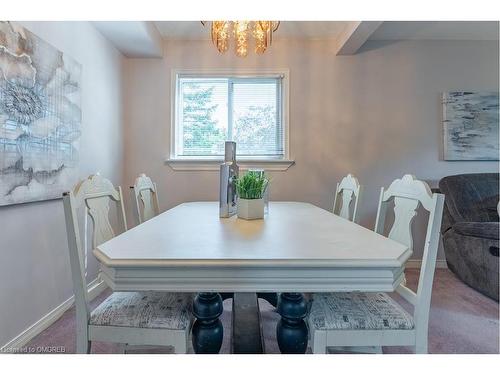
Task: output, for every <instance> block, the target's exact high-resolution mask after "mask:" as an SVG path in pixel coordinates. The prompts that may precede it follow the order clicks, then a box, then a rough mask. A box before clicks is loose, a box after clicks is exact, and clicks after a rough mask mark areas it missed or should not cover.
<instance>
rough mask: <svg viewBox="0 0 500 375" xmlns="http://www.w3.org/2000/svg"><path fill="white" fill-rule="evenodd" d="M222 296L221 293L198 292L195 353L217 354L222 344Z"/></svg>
mask: <svg viewBox="0 0 500 375" xmlns="http://www.w3.org/2000/svg"><path fill="white" fill-rule="evenodd" d="M221 314H222V298H221V296H220V294H219V293H198V295H197V296H196V297H195V299H194V302H193V315H194V316H195V317H196V321H195V323H194V325H193V330H192V341H193V348H194V351H195V353H202V354H217V353H219V350H220V348H221V346H222V338H223V329H222V323H221V321H220V320H219V316H220V315H221Z"/></svg>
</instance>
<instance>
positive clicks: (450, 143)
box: [443, 91, 499, 160]
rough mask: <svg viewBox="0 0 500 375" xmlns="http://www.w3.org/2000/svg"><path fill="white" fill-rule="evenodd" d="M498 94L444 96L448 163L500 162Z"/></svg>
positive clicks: (445, 144)
mask: <svg viewBox="0 0 500 375" xmlns="http://www.w3.org/2000/svg"><path fill="white" fill-rule="evenodd" d="M498 129H499V126H498V92H474V91H451V92H445V93H443V131H444V159H445V160H499V154H498V153H499V131H498Z"/></svg>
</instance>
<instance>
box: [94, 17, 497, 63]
mask: <svg viewBox="0 0 500 375" xmlns="http://www.w3.org/2000/svg"><path fill="white" fill-rule="evenodd" d="M94 25H95V27H96V28H97V29H98V30H99V31H100V32H101V34H102V35H104V36H105V37H106V38H107V39H108V40H109V41H111V43H113V44H114V45H115V47H116V48H117V49H118V50H120V51H121V52H122V53H123V54H124V55H125V56H127V57H162V56H163V43H162V39H183V40H186V39H187V40H208V39H209V36H210V32H209V27H208V26H206V27H204V26H203V25H202V24H201V22H200V21H156V22H150V21H101V22H94ZM498 25H499V23H498V22H490V21H487V22H481V21H409V22H402V21H388V22H376V21H282V22H281V24H280V27H279V29H278V30H277V32H276V34H275V36H274V37H275V38H276V39H280V38H300V39H327V40H331V41H332V45H333V46H334V47H335V48H334V50H335V51H336V52H335V53H336V54H355V53H356V51H357V50H358V49H359V48H360V47H361V46H362V45H363V44H364V43H365V42H366V41H367V40H498Z"/></svg>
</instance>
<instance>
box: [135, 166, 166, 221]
mask: <svg viewBox="0 0 500 375" xmlns="http://www.w3.org/2000/svg"><path fill="white" fill-rule="evenodd" d="M130 194H131V196H132V202H133V211H134V216H135V220H136V223H137V224H141V223H143V222H145V221H147V220H149V219H151V218H152V217H155V216H156V215H158V214H159V213H160V205H159V203H158V190H157V188H156V184H155V183H154V182H153V181H151V178H149V177H148V176H146V175H145V174H144V173H142V174H141V175H139V177H137V178H136V179H135V182H134V186H131V187H130Z"/></svg>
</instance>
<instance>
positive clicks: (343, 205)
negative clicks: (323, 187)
mask: <svg viewBox="0 0 500 375" xmlns="http://www.w3.org/2000/svg"><path fill="white" fill-rule="evenodd" d="M362 190H363V187H362V186H361V185H360V184H359V182H358V179H357V178H356V177H354V176H353V175H352V174H348V175H347V176H345V177H344V178H343V179H342V181H340V183H337V188H336V189H335V199H334V201H333V213H334V214H335V215H339V216H341V217H343V218H344V219H347V220H350V221H354V222H355V223H357V222H358V204H359V201H360V199H361V194H362ZM353 200H354V208H353V209H352V210H351V206H352V203H353ZM351 211H352V215H351Z"/></svg>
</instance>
